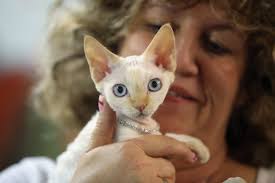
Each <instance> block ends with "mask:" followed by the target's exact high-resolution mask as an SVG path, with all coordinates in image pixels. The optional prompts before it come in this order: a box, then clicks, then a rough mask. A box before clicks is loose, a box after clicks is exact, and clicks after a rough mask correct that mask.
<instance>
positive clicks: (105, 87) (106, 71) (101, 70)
mask: <svg viewBox="0 0 275 183" xmlns="http://www.w3.org/2000/svg"><path fill="white" fill-rule="evenodd" d="M84 50H85V55H86V58H87V61H88V64H89V68H90V72H91V77H92V80H93V81H94V83H95V86H96V88H97V90H98V91H99V92H100V93H101V94H102V95H104V96H105V98H106V100H107V102H108V104H109V105H110V106H111V107H112V109H113V110H114V111H116V112H117V113H120V114H123V115H126V116H128V117H130V118H140V117H141V118H142V117H146V116H151V115H152V114H153V113H154V112H155V111H156V110H157V108H158V106H159V105H160V104H161V103H162V102H163V100H164V99H165V96H166V94H167V91H168V89H169V87H170V84H171V83H172V82H173V81H174V77H175V76H174V72H175V70H176V50H175V37H174V33H173V30H172V28H171V26H170V25H169V24H165V25H163V26H162V27H161V28H160V30H159V31H158V32H157V34H156V35H155V36H154V38H153V40H152V41H151V43H150V44H149V46H148V47H147V48H146V50H145V51H144V52H143V54H142V55H139V56H129V57H126V58H122V57H119V56H117V55H115V54H114V53H112V52H110V51H109V50H108V49H107V48H105V47H104V46H102V45H101V44H100V43H99V42H98V41H97V40H96V39H94V38H93V37H90V36H86V37H85V40H84Z"/></svg>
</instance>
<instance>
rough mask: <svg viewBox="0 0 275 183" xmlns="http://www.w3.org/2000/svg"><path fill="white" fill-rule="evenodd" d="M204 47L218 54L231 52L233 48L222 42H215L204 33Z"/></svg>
mask: <svg viewBox="0 0 275 183" xmlns="http://www.w3.org/2000/svg"><path fill="white" fill-rule="evenodd" d="M202 44H203V48H204V49H205V50H206V51H209V52H211V53H214V54H216V55H224V54H229V53H231V50H229V49H228V48H225V47H224V46H223V45H222V44H221V43H218V42H215V41H213V40H211V39H210V36H209V35H204V36H203V38H202Z"/></svg>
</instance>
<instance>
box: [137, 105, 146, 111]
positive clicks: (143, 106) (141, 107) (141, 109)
mask: <svg viewBox="0 0 275 183" xmlns="http://www.w3.org/2000/svg"><path fill="white" fill-rule="evenodd" d="M145 107H146V105H145V104H143V105H140V106H138V107H137V109H138V110H139V112H142V111H143V110H144V109H145Z"/></svg>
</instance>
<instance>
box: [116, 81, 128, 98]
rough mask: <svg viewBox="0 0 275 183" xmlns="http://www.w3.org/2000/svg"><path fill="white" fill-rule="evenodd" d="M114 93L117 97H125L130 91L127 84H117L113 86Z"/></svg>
mask: <svg viewBox="0 0 275 183" xmlns="http://www.w3.org/2000/svg"><path fill="white" fill-rule="evenodd" d="M113 93H114V95H115V96H117V97H124V96H125V95H127V93H128V91H127V88H126V86H125V85H123V84H116V85H114V86H113Z"/></svg>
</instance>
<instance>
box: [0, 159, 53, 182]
mask: <svg viewBox="0 0 275 183" xmlns="http://www.w3.org/2000/svg"><path fill="white" fill-rule="evenodd" d="M54 166H55V162H54V161H53V160H51V159H49V158H47V157H30V158H24V159H22V160H21V161H20V162H19V163H17V164H14V165H12V166H10V167H8V168H7V169H5V170H3V171H2V172H0V182H6V183H11V182H12V183H37V182H40V183H45V182H47V180H48V177H49V174H50V172H51V171H52V170H53V168H54Z"/></svg>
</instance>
